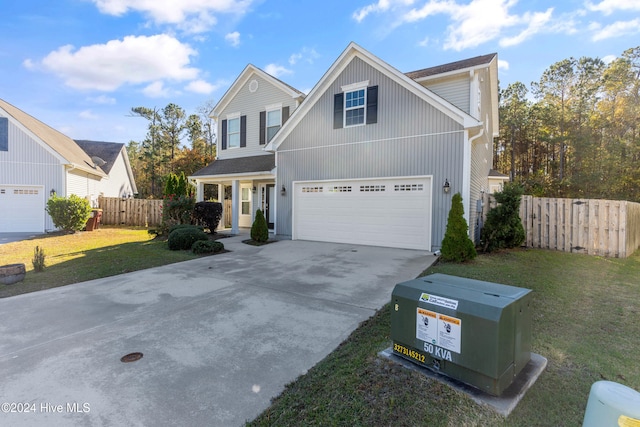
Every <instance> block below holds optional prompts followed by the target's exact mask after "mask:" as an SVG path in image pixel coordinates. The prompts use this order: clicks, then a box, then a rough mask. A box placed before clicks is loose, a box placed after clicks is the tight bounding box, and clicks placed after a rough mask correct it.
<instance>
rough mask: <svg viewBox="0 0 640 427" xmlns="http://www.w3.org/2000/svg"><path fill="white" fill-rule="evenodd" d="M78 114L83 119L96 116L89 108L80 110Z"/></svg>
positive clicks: (90, 118)
mask: <svg viewBox="0 0 640 427" xmlns="http://www.w3.org/2000/svg"><path fill="white" fill-rule="evenodd" d="M78 116H80V118H81V119H85V120H96V119H97V118H98V116H97V115H96V114H94V113H93V111H91V110H84V111H81V112H80V114H78Z"/></svg>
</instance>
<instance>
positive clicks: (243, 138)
mask: <svg viewBox="0 0 640 427" xmlns="http://www.w3.org/2000/svg"><path fill="white" fill-rule="evenodd" d="M221 131H222V138H220V139H221V141H222V147H220V148H221V149H222V150H226V149H227V148H238V147H246V146H247V116H241V115H240V113H237V114H230V115H228V116H227V118H226V119H225V120H223V121H222V126H221Z"/></svg>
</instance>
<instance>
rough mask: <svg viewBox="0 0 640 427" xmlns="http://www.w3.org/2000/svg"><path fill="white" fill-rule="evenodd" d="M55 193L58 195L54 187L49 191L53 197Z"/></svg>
mask: <svg viewBox="0 0 640 427" xmlns="http://www.w3.org/2000/svg"><path fill="white" fill-rule="evenodd" d="M55 195H56V190H54V189H53V188H52V189H51V191H49V196H51V197H53V196H55Z"/></svg>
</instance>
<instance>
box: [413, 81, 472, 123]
mask: <svg viewBox="0 0 640 427" xmlns="http://www.w3.org/2000/svg"><path fill="white" fill-rule="evenodd" d="M421 84H422V85H424V86H425V87H426V88H427V89H429V90H431V91H432V92H434V93H435V94H437V95H438V96H440V97H442V98H444V99H446V100H447V101H449V102H450V103H452V104H453V105H455V106H456V107H458V108H459V109H461V110H462V111H464V112H465V113H467V114H471V112H470V105H469V102H470V99H469V90H470V87H471V83H470V79H469V75H468V73H467V74H464V75H462V76H460V75H457V76H454V77H449V78H445V79H437V80H427V81H426V82H422V83H421ZM471 115H472V116H475V114H471Z"/></svg>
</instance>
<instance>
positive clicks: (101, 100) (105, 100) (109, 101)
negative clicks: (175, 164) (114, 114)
mask: <svg viewBox="0 0 640 427" xmlns="http://www.w3.org/2000/svg"><path fill="white" fill-rule="evenodd" d="M87 101H89V102H93V103H95V104H102V105H114V104H115V103H116V99H115V98H112V97H110V96H106V95H100V96H94V97H89V98H87Z"/></svg>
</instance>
